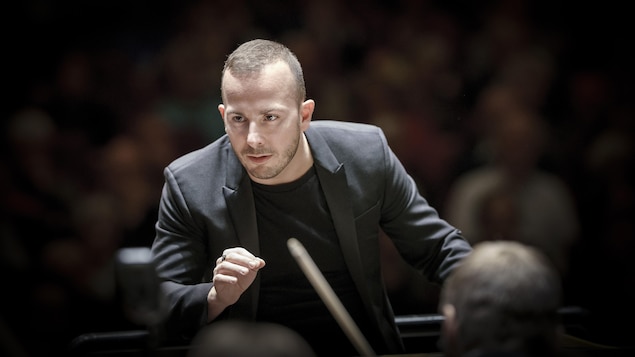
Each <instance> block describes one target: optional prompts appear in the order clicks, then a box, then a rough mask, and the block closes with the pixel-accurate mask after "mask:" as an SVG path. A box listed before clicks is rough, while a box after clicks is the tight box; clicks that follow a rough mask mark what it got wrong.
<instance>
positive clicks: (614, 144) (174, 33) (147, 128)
mask: <svg viewBox="0 0 635 357" xmlns="http://www.w3.org/2000/svg"><path fill="white" fill-rule="evenodd" d="M625 4H626V2H620V1H601V2H599V1H582V2H581V1H563V0H560V1H558V0H556V1H546V0H540V1H529V0H527V1H523V0H513V1H481V2H473V1H458V0H456V1H414V0H411V1H409V0H397V1H378V0H375V1H336V0H330V1H315V2H311V1H302V0H287V1H266V2H265V1H255V0H254V1H248V0H244V1H241V0H234V1H135V0H128V1H120V0H115V1H104V0H98V1H79V0H74V1H69V0H64V1H46V0H40V1H37V0H26V1H20V2H10V3H9V4H6V5H5V6H4V10H3V19H4V21H3V22H4V27H5V30H4V31H3V35H4V36H3V38H4V41H3V44H2V47H3V51H2V53H3V55H2V57H3V63H4V64H3V67H2V70H3V76H2V78H3V79H4V81H3V87H4V88H5V91H4V94H3V100H2V103H3V104H2V107H1V110H2V119H3V120H2V124H3V128H2V129H3V134H4V138H3V141H2V145H3V150H2V161H1V165H2V167H1V168H0V172H1V177H0V179H1V183H2V185H1V187H2V189H3V192H2V199H3V200H2V221H1V222H0V223H1V227H0V228H1V234H2V241H1V244H2V246H1V247H0V256H1V257H2V260H1V262H2V278H3V279H2V282H3V284H4V286H5V287H4V289H3V293H2V306H1V312H2V313H1V315H0V318H1V320H0V324H1V326H0V327H1V328H0V332H1V334H2V336H1V337H2V338H1V339H0V341H1V342H2V348H4V350H5V351H7V354H8V355H29V356H30V355H34V356H37V355H49V354H52V351H62V350H63V349H64V348H65V347H66V346H67V344H68V343H69V342H70V340H71V339H72V338H73V337H75V336H77V335H79V334H81V333H85V332H95V331H112V330H119V329H126V328H134V327H136V326H135V324H134V323H133V322H131V321H130V319H129V318H128V317H127V316H126V315H125V313H124V312H123V311H122V308H121V305H120V303H119V299H118V291H117V289H116V286H115V285H116V282H115V281H114V279H113V276H112V266H113V256H114V253H115V252H116V250H117V249H119V248H121V247H129V246H148V245H149V244H151V241H152V239H153V234H154V233H153V224H154V220H155V219H156V216H155V215H156V206H157V203H158V198H159V195H160V190H161V184H162V173H161V170H162V168H163V167H164V166H165V165H166V164H167V163H169V161H171V160H172V159H174V158H176V157H178V156H179V155H181V154H183V153H185V152H188V151H190V150H192V149H195V148H198V147H201V146H203V145H205V144H206V143H209V142H211V141H212V140H213V139H215V138H216V137H218V136H219V135H221V134H222V125H221V121H220V117H219V115H218V112H217V110H216V106H217V105H218V104H219V103H220V98H219V89H218V87H219V83H220V72H221V69H222V64H223V61H224V59H225V56H226V55H227V54H228V53H230V52H231V51H232V50H233V49H234V48H235V47H236V45H237V44H239V43H241V42H243V41H245V40H249V39H252V38H255V37H262V38H270V39H275V40H279V41H282V42H284V43H285V44H286V45H288V46H289V47H290V48H291V49H292V50H293V51H294V52H296V54H297V55H298V57H299V59H300V61H301V63H302V64H303V66H304V69H305V78H306V81H307V88H308V96H309V97H311V98H313V99H315V100H316V102H317V107H316V113H315V116H314V118H316V119H327V118H332V119H336V120H350V121H358V122H373V123H381V124H380V125H381V126H382V127H384V129H385V130H386V131H387V132H388V133H393V132H394V131H395V130H397V132H398V131H399V130H404V129H405V130H407V128H408V126H407V125H411V124H410V123H411V122H410V121H408V122H407V121H406V120H405V119H406V118H412V117H414V118H415V119H414V123H419V124H420V123H425V125H424V126H423V127H424V130H423V134H424V135H423V136H420V137H414V138H410V139H409V140H406V141H399V142H397V141H396V139H395V141H391V145H394V146H395V148H397V147H398V148H399V150H397V149H396V151H397V152H398V154H400V155H402V153H403V155H404V156H403V159H404V164H405V165H406V167H407V168H408V170H409V171H410V172H411V173H412V174H413V176H414V177H415V179H416V180H417V181H418V182H420V183H421V187H422V193H424V195H425V196H426V197H427V198H428V200H429V201H430V202H431V204H432V205H433V206H435V207H437V208H438V209H439V210H440V211H443V208H444V204H445V202H446V201H445V199H446V197H447V193H448V190H449V188H450V186H451V184H452V183H453V181H454V179H456V177H458V175H459V174H461V173H463V172H465V171H467V170H469V169H470V168H472V167H474V165H475V164H476V163H474V162H472V161H470V160H469V158H471V157H472V156H471V155H472V154H473V153H472V151H471V150H473V147H472V146H471V143H472V142H473V140H474V139H475V138H474V133H473V131H472V129H473V125H475V124H474V123H473V117H474V114H475V111H476V109H475V108H476V104H477V103H478V100H479V98H480V97H479V96H480V94H481V93H482V92H483V91H484V89H485V88H487V86H488V84H489V83H491V82H492V80H493V79H494V78H496V77H497V75H498V73H499V70H500V69H501V68H502V67H503V65H504V64H505V63H506V60H507V59H509V58H511V57H513V56H514V55H515V54H518V53H524V51H525V50H527V49H532V48H535V47H539V48H541V49H543V50H544V51H546V52H547V53H549V54H550V58H551V59H552V64H553V74H552V76H551V77H550V79H549V82H548V87H547V89H546V90H545V95H544V100H543V101H541V102H540V103H539V104H538V105H536V107H535V109H536V111H537V112H539V113H540V115H541V116H543V117H544V118H545V121H546V122H547V123H548V126H549V128H550V131H551V141H550V145H549V146H548V150H547V152H546V153H545V155H544V157H543V158H542V160H541V167H542V168H543V169H545V170H548V171H550V172H552V173H554V174H556V175H558V176H559V177H561V178H562V179H563V180H564V182H565V183H566V184H567V187H568V188H569V189H570V190H571V192H572V195H573V197H574V200H575V203H576V209H577V213H578V215H579V218H580V222H581V234H580V237H579V238H578V240H577V241H576V244H575V245H574V247H573V249H572V252H571V254H572V259H571V262H570V266H569V269H568V273H567V274H566V276H564V282H565V302H566V304H567V305H570V306H581V307H583V308H585V309H586V310H587V311H589V312H590V315H589V316H588V320H586V321H587V322H588V323H587V324H586V325H585V330H584V332H583V335H584V336H583V337H585V338H589V339H590V340H592V341H596V342H598V343H603V344H608V345H624V344H632V341H630V340H629V338H631V336H632V332H633V327H632V325H633V323H634V320H633V317H634V316H635V315H634V314H633V311H634V309H633V306H632V305H633V299H634V297H635V295H634V293H633V286H635V285H634V284H635V280H634V278H633V276H634V273H635V269H634V268H633V266H634V264H633V260H634V258H635V255H634V254H633V253H635V249H634V246H635V242H634V231H633V221H634V219H633V218H634V217H635V215H633V213H634V212H633V198H634V193H633V185H632V183H633V155H632V154H633V146H632V140H631V139H632V138H633V119H634V118H633V115H634V113H635V112H634V111H633V102H634V101H633V94H634V91H633V83H634V82H633V80H634V78H633V71H632V63H633V60H634V57H633V42H634V41H633V36H632V33H633V25H632V23H633V20H632V16H631V15H630V13H629V12H628V11H626V10H627V9H626V5H625ZM380 114H381V115H380ZM382 115H383V116H385V117H386V118H390V120H388V121H386V120H383V121H379V120H380V119H382V118H383V117H382ZM390 138H391V136H390V135H389V140H390ZM407 154H409V155H407ZM406 155H407V158H408V159H407V158H406ZM413 156H414V157H417V158H418V159H417V160H414V161H412V160H410V159H409V158H411V157H413ZM598 157H599V159H598ZM412 279H415V278H412ZM415 281H417V280H415ZM395 291H398V289H396V290H395ZM394 299H395V301H399V305H398V307H397V309H396V310H397V311H398V312H399V313H409V312H412V313H434V312H436V310H435V309H436V307H435V296H434V290H433V293H428V294H427V295H426V294H425V293H423V294H422V296H419V295H413V296H410V295H407V296H404V295H399V294H398V293H397V292H395V296H394ZM417 299H419V300H417Z"/></svg>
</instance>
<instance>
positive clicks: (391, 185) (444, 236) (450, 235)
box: [380, 138, 472, 283]
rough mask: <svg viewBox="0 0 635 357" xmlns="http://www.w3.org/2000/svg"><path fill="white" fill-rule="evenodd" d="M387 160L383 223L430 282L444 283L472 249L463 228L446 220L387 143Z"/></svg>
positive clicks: (402, 253) (396, 243) (407, 256)
mask: <svg viewBox="0 0 635 357" xmlns="http://www.w3.org/2000/svg"><path fill="white" fill-rule="evenodd" d="M384 140H385V138H384ZM384 160H385V166H384V168H385V171H384V173H385V174H384V175H383V177H384V181H385V183H384V190H383V192H384V197H383V205H382V212H381V221H380V226H381V227H382V229H383V230H384V232H385V233H386V234H387V235H388V236H389V237H390V238H391V240H392V241H393V243H394V244H395V247H396V248H397V250H398V251H399V252H400V254H401V256H402V257H403V258H404V259H405V260H406V261H407V262H408V263H409V264H410V265H412V266H413V267H414V268H416V269H417V270H418V271H420V272H421V273H422V274H423V275H425V276H426V277H427V278H428V280H429V281H432V282H437V283H442V282H443V280H445V278H447V276H448V275H449V274H450V272H451V271H452V270H453V269H454V268H455V267H456V266H457V265H458V263H459V262H460V260H461V259H462V258H464V257H465V256H467V255H468V254H469V253H470V252H471V250H472V248H471V246H470V244H469V243H468V242H467V241H466V240H465V239H464V237H463V236H462V233H461V231H460V230H458V229H457V228H455V227H454V226H452V225H450V224H449V223H448V222H447V221H445V220H444V219H442V218H441V217H440V216H439V214H438V212H437V211H436V209H434V208H433V207H432V206H430V205H429V203H428V202H427V200H426V199H425V198H424V197H423V196H422V195H421V194H420V193H419V190H418V187H417V185H416V183H415V181H414V180H413V179H412V177H411V176H410V175H409V174H408V173H407V172H406V170H405V168H404V167H403V165H402V163H401V162H400V161H399V160H398V158H397V157H396V155H395V154H394V153H393V152H392V150H390V148H389V147H388V145H387V144H384Z"/></svg>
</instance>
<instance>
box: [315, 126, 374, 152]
mask: <svg viewBox="0 0 635 357" xmlns="http://www.w3.org/2000/svg"><path fill="white" fill-rule="evenodd" d="M309 131H313V133H312V134H315V135H319V136H321V137H322V138H323V139H324V141H326V143H328V145H329V146H330V147H331V148H333V149H335V150H337V148H338V147H339V148H342V149H345V150H353V149H359V148H360V147H365V148H371V147H373V146H374V145H373V144H375V145H377V144H379V145H381V146H384V145H386V137H385V135H384V132H383V131H382V129H381V128H380V127H378V126H376V125H372V124H366V123H357V122H346V121H336V120H315V121H313V122H312V123H311V126H310V128H309Z"/></svg>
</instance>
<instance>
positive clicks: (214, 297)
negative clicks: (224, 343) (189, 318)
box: [207, 247, 265, 321]
mask: <svg viewBox="0 0 635 357" xmlns="http://www.w3.org/2000/svg"><path fill="white" fill-rule="evenodd" d="M264 266H265V261H264V260H262V259H261V258H258V257H256V256H254V255H253V254H251V253H250V252H249V251H247V250H246V249H245V248H242V247H235V248H228V249H225V250H224V251H223V255H222V256H221V257H219V258H218V259H216V267H215V268H214V276H213V278H212V281H213V282H214V285H213V287H212V288H211V289H210V291H209V293H208V294H207V304H208V315H207V318H208V321H212V320H214V319H215V318H216V317H217V316H218V315H220V313H221V312H223V310H225V309H226V308H227V307H228V306H230V305H233V304H235V303H236V301H238V298H240V295H242V293H243V292H244V291H245V290H247V288H248V287H249V286H250V285H251V283H253V282H254V279H255V278H256V274H257V273H258V270H260V268H262V267H264Z"/></svg>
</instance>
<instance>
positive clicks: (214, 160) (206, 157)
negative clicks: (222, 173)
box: [167, 135, 231, 175]
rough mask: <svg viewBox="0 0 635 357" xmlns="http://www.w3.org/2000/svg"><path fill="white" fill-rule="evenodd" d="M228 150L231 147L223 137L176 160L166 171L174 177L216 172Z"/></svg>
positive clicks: (225, 137)
mask: <svg viewBox="0 0 635 357" xmlns="http://www.w3.org/2000/svg"><path fill="white" fill-rule="evenodd" d="M228 149H230V150H231V146H230V144H229V140H228V139H227V136H226V135H225V136H223V137H221V138H219V139H218V140H216V141H214V142H213V143H211V144H209V145H207V146H205V147H202V148H200V149H198V150H194V151H191V152H189V153H187V154H184V155H182V156H180V157H178V158H176V159H175V160H174V161H172V162H171V163H170V164H169V165H168V166H167V169H168V170H170V171H171V172H172V173H173V174H175V175H179V174H195V175H196V174H199V173H203V172H210V170H217V169H218V167H217V166H218V165H219V164H220V163H221V162H222V157H223V156H224V153H225V152H226V150H228Z"/></svg>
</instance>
